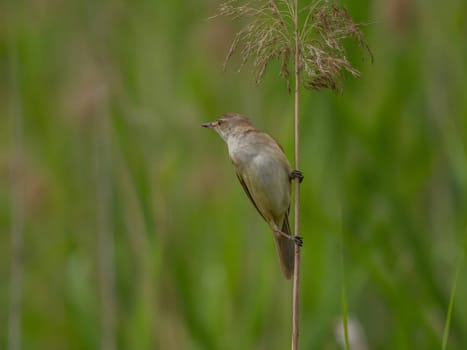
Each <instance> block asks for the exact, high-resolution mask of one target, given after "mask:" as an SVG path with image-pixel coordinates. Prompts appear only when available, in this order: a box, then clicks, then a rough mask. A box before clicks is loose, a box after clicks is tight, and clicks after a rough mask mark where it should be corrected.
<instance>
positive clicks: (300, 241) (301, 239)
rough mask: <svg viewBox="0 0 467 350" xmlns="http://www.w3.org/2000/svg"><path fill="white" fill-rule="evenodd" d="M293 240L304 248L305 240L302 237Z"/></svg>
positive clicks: (295, 237) (294, 237)
mask: <svg viewBox="0 0 467 350" xmlns="http://www.w3.org/2000/svg"><path fill="white" fill-rule="evenodd" d="M292 237H293V238H292V239H293V241H294V242H295V244H296V245H298V246H299V247H302V246H303V238H302V237H300V236H292Z"/></svg>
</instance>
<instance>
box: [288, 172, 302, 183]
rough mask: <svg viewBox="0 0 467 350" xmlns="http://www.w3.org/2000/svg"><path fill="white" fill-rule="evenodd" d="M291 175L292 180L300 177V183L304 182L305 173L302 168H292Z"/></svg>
mask: <svg viewBox="0 0 467 350" xmlns="http://www.w3.org/2000/svg"><path fill="white" fill-rule="evenodd" d="M289 177H290V179H291V180H293V179H298V182H299V183H302V181H303V178H304V176H303V173H302V172H301V171H300V170H297V169H295V170H292V172H291V173H290V175H289Z"/></svg>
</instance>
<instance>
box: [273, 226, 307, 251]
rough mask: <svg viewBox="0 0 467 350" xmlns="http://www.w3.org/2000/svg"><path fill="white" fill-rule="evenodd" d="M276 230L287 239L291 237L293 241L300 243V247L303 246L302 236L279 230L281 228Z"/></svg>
mask: <svg viewBox="0 0 467 350" xmlns="http://www.w3.org/2000/svg"><path fill="white" fill-rule="evenodd" d="M274 232H275V233H277V234H279V235H281V236H283V237H285V238H287V239H290V240H291V241H294V243H295V244H296V245H298V246H299V247H301V246H303V238H302V237H301V236H293V235H288V234H287V233H285V232H282V231H279V230H277V231H274Z"/></svg>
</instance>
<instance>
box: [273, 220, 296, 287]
mask: <svg viewBox="0 0 467 350" xmlns="http://www.w3.org/2000/svg"><path fill="white" fill-rule="evenodd" d="M282 232H284V233H286V234H288V235H292V233H291V231H290V224H289V217H288V215H286V216H285V218H284V223H283V224H282ZM274 242H275V243H276V249H277V253H278V254H279V261H280V264H281V268H282V272H283V273H284V275H285V278H287V279H290V277H291V276H292V274H293V271H294V263H295V257H294V253H295V242H294V241H293V240H291V239H289V238H287V237H284V236H283V235H280V234H276V233H275V234H274Z"/></svg>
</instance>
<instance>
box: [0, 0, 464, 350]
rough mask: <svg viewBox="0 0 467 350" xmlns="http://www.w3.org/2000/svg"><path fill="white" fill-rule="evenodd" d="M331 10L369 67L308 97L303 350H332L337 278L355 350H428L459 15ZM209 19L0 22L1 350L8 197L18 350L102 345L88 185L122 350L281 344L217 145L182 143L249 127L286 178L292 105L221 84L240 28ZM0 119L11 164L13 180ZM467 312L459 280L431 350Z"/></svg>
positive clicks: (198, 9) (243, 202)
mask: <svg viewBox="0 0 467 350" xmlns="http://www.w3.org/2000/svg"><path fill="white" fill-rule="evenodd" d="M345 4H346V6H348V8H349V10H350V12H351V13H352V14H353V15H354V17H355V18H356V19H357V20H358V21H362V22H371V23H372V24H371V25H369V26H367V27H365V28H364V31H365V33H366V35H367V38H368V41H369V44H370V46H371V48H372V50H373V52H374V53H375V63H374V64H373V65H370V64H369V63H368V62H363V63H361V64H360V67H359V68H360V69H361V70H362V79H359V80H352V79H346V82H345V90H344V94H343V95H333V94H331V93H329V92H325V93H319V94H318V93H304V94H303V99H302V101H303V105H302V145H301V147H302V154H303V158H302V167H303V168H302V171H303V172H304V174H305V182H304V183H303V186H302V200H303V202H302V210H303V212H302V220H303V222H302V229H303V236H304V237H305V247H304V250H303V258H302V259H303V268H302V273H303V282H302V284H303V286H302V288H303V289H302V303H303V310H302V333H301V343H302V347H303V348H304V349H337V348H339V345H338V342H337V340H336V335H335V333H334V325H335V320H336V319H338V318H339V316H340V313H341V303H342V300H341V286H342V280H341V279H342V277H341V276H342V274H341V273H340V272H342V271H340V270H341V269H342V268H343V269H344V270H345V271H344V272H345V286H346V293H347V307H348V313H349V317H352V318H353V319H355V320H357V321H358V322H359V323H360V324H361V326H362V329H363V331H364V336H365V340H366V342H367V343H368V345H369V348H371V349H414V348H419V349H440V348H441V346H442V338H443V330H444V322H445V318H446V314H447V312H448V307H449V297H450V294H451V289H452V281H453V278H454V275H455V270H456V264H457V261H458V257H457V255H458V252H459V250H460V249H461V248H462V245H463V244H465V243H464V242H465V227H467V214H466V213H467V200H466V198H467V197H466V196H467V157H466V153H467V141H466V140H467V137H466V136H467V102H466V101H467V83H466V82H467V72H466V69H465V62H466V60H467V44H466V42H465V38H464V35H465V33H466V31H467V18H466V16H467V4H466V3H465V2H464V1H461V0H446V1H443V2H442V3H439V2H435V1H425V2H423V3H421V2H411V1H407V0H391V1H374V2H371V1H363V2H362V1H358V2H357V1H350V0H349V1H347V2H346V3H345ZM217 5H218V2H217V1H194V2H191V3H187V2H183V1H172V2H164V1H144V0H138V1H133V2H131V3H124V2H121V1H118V0H107V1H103V2H99V3H95V2H91V1H68V2H56V1H51V0H45V1H24V2H17V1H15V2H13V1H6V2H4V3H2V5H1V10H2V11H0V115H2V116H3V118H0V177H1V180H2V181H1V182H0V227H1V230H2V232H4V234H2V235H0V257H1V258H0V283H1V288H0V325H4V327H2V328H1V331H0V348H6V344H7V338H6V336H7V329H6V325H7V317H8V315H7V311H8V305H9V295H8V291H9V288H8V286H9V283H10V282H9V281H10V276H9V269H10V261H11V260H10V258H11V252H10V234H9V233H10V230H11V227H12V225H13V223H12V222H11V219H10V217H11V199H10V192H11V186H12V185H13V183H18V182H19V183H20V184H21V186H23V188H24V198H23V200H22V203H23V204H24V208H22V210H23V211H24V216H25V218H24V232H23V233H24V254H23V264H24V266H23V270H24V276H23V277H24V278H23V295H22V302H23V313H22V316H23V327H22V334H23V347H24V349H94V348H96V347H97V346H99V344H101V341H102V339H101V337H102V332H101V317H102V311H101V310H102V309H101V304H102V299H101V294H100V293H101V287H100V285H101V284H100V283H101V282H102V275H100V273H99V271H100V270H99V269H100V263H99V261H100V258H99V257H100V251H99V249H111V247H106V246H105V245H104V246H103V247H102V246H99V241H98V237H99V232H100V231H99V230H100V229H99V223H98V222H99V221H98V220H99V210H100V209H99V207H100V206H101V205H102V197H100V196H99V195H98V192H99V190H100V187H101V185H100V182H101V181H105V186H106V187H107V189H108V196H109V197H108V199H107V201H108V203H107V205H106V207H105V210H106V215H107V219H108V230H109V231H108V233H109V234H110V238H111V239H112V240H113V242H114V248H113V249H111V252H110V253H111V254H113V256H114V258H113V259H112V258H111V259H110V263H111V264H112V266H111V268H112V269H113V271H114V272H115V281H114V282H110V286H111V288H112V290H113V292H114V293H115V298H116V299H115V303H114V307H115V312H116V316H115V337H116V339H115V341H116V343H117V345H118V348H122V349H134V348H137V349H146V348H151V349H284V348H287V347H288V346H289V342H290V339H289V338H290V326H291V325H290V323H291V322H290V318H291V312H290V303H291V293H290V289H291V286H290V285H289V284H288V283H286V282H285V281H284V280H283V278H282V276H281V273H280V269H279V266H278V263H277V261H276V256H275V254H276V253H275V251H274V247H273V242H272V239H271V237H270V232H268V229H267V227H266V225H264V224H263V222H262V221H261V219H260V218H259V217H258V216H257V214H256V213H255V212H254V210H253V209H252V208H251V205H250V204H249V203H248V201H247V199H246V198H245V197H244V194H243V193H242V190H241V188H240V186H238V183H237V180H236V179H235V175H234V173H233V170H232V168H231V165H230V162H229V161H228V157H227V152H226V148H225V145H224V144H223V143H222V141H221V140H220V139H219V138H218V137H217V136H216V135H214V134H213V133H209V132H207V131H206V130H204V129H201V128H200V126H199V124H200V123H201V122H202V121H207V120H212V119H215V118H216V116H218V115H219V114H221V113H224V112H228V111H236V112H241V113H245V114H247V115H250V116H251V117H252V119H253V120H254V122H255V123H256V124H257V125H258V126H259V127H260V128H262V129H264V130H266V131H268V132H270V133H271V134H273V135H274V136H275V137H276V138H277V139H278V140H279V141H280V142H281V143H282V144H283V146H284V149H285V150H286V153H287V154H288V156H289V158H292V150H293V140H292V138H291V135H292V127H293V122H292V118H291V112H292V103H291V98H290V96H288V95H287V94H286V87H285V84H284V82H283V81H281V80H280V79H279V78H278V77H277V76H276V74H275V72H274V67H271V70H270V72H269V73H268V74H267V76H266V77H265V79H264V81H263V83H262V85H261V86H260V87H259V88H258V87H256V86H255V85H254V82H253V79H252V77H251V74H250V72H248V69H246V70H244V71H243V72H242V73H238V74H237V73H236V72H235V69H236V68H235V67H236V66H235V64H234V63H233V64H231V65H230V66H228V69H227V71H226V72H225V73H222V72H221V67H222V62H223V59H224V57H225V54H226V53H227V50H228V47H229V45H230V42H231V40H232V38H233V35H234V34H233V33H235V31H236V29H237V28H236V26H237V25H239V24H234V23H230V22H228V21H225V20H223V19H216V20H213V21H208V20H207V18H208V17H209V16H211V15H212V14H213V13H215V11H216V7H217ZM11 42H14V44H15V45H10V43H11ZM11 47H16V52H15V54H14V55H13V56H12V55H11V52H10V51H9V50H11ZM351 55H353V56H354V57H353V58H354V59H356V60H357V62H358V59H359V56H358V54H357V52H353V51H352V52H351ZM14 56H16V57H17V62H16V64H17V67H18V68H17V69H18V89H17V91H14V90H11V89H10V88H9V86H10V85H9V79H10V78H9V77H10V74H9V73H10V72H11V71H10V70H11V68H12V62H11V61H10V60H9V57H14ZM15 99H18V100H19V101H21V107H22V110H23V115H24V120H23V130H22V133H23V153H22V162H21V164H20V165H19V166H20V168H19V169H20V172H19V175H18V176H17V177H15V178H14V179H12V178H11V177H10V176H9V172H10V169H11V167H12V166H13V164H15V161H16V159H12V158H13V154H14V153H13V147H14V142H15V140H14V137H13V135H12V134H11V133H10V130H11V128H10V127H9V125H10V122H11V118H13V116H12V115H11V113H10V111H9V105H10V103H11V101H13V100H15ZM101 123H103V124H104V125H105V126H106V127H105V128H104V129H102V128H101V126H102V124H101ZM100 125H101V126H100ZM103 138H105V139H103ZM103 142H105V144H106V147H107V148H106V151H105V152H104V153H100V152H101V151H102V149H101V148H99V147H100V146H99V145H102V144H103ZM103 154H104V155H105V159H104V161H105V165H102V164H100V161H98V160H99V159H101V160H102V158H99V157H102V155H103ZM15 166H16V165H15ZM103 167H105V171H104V173H101V170H99V169H102V168H103ZM99 179H100V180H99ZM342 233H343V234H344V235H345V238H344V240H343V242H344V247H343V253H344V256H343V259H344V263H343V267H341V263H340V259H341V257H340V255H341V248H340V245H341V243H342V242H341V234H342ZM463 265H464V266H460V271H465V269H464V268H465V262H464V263H463ZM466 293H467V279H466V278H465V274H464V273H460V274H459V277H458V280H457V292H456V298H455V302H454V307H453V310H452V314H451V324H450V330H449V339H448V343H447V348H448V349H464V348H465V347H466V346H467V334H466V332H465V330H466V329H467V301H466V300H465V298H462V296H463V295H465V294H466ZM352 349H353V348H352Z"/></svg>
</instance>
